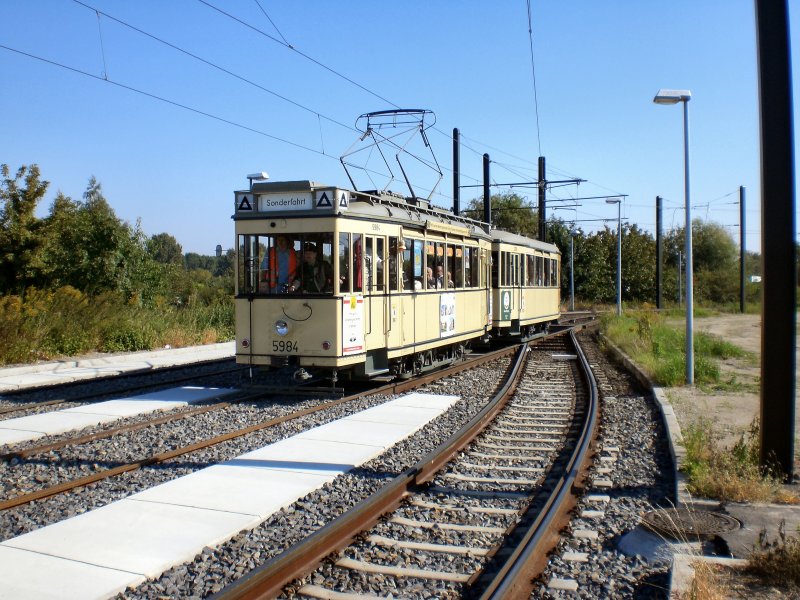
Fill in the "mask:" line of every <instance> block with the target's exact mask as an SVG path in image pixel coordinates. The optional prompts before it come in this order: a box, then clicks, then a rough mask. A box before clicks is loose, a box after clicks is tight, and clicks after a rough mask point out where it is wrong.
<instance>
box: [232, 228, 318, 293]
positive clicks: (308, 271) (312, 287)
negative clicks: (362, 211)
mask: <svg viewBox="0 0 800 600" xmlns="http://www.w3.org/2000/svg"><path fill="white" fill-rule="evenodd" d="M238 246H239V248H238V251H239V265H238V266H239V269H238V273H239V278H238V292H239V294H258V295H267V296H269V295H277V294H318V295H319V294H322V295H332V294H333V262H332V258H333V234H332V233H303V234H295V233H278V234H264V235H240V236H239V240H238Z"/></svg>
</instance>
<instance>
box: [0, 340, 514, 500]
mask: <svg viewBox="0 0 800 600" xmlns="http://www.w3.org/2000/svg"><path fill="white" fill-rule="evenodd" d="M513 352H514V349H508V348H505V349H502V350H497V351H494V352H490V353H487V354H485V355H483V356H481V357H479V358H475V359H473V360H468V361H464V362H461V363H459V364H457V365H453V366H450V367H447V368H445V369H441V370H438V371H434V372H432V373H430V374H428V375H425V376H421V377H417V378H416V379H414V380H409V381H404V382H399V383H389V384H387V385H384V386H381V387H379V388H376V389H371V390H368V391H365V392H361V393H358V394H353V395H351V396H346V397H344V398H339V399H337V400H331V401H329V402H324V403H323V404H320V405H319V406H315V407H311V408H306V409H303V410H300V411H296V412H292V413H290V414H287V415H283V416H280V417H275V418H272V419H269V420H268V421H264V422H263V423H258V424H256V425H251V426H249V427H245V428H242V429H237V430H235V431H231V432H228V433H225V434H222V435H218V436H215V437H213V438H210V439H208V440H203V441H201V442H196V443H194V444H190V445H188V446H183V447H181V448H176V449H174V450H170V451H168V452H163V453H161V454H156V455H152V456H149V457H146V458H144V459H141V460H138V461H134V462H130V463H126V464H124V465H119V466H117V467H114V468H111V469H104V470H102V471H98V472H96V473H92V474H91V475H87V476H85V477H81V478H79V479H75V480H72V481H66V482H64V483H60V484H56V485H54V486H49V487H46V488H42V489H39V490H36V491H34V492H29V493H27V494H20V495H18V496H14V497H12V498H9V499H7V500H4V501H0V512H2V511H4V510H8V509H10V508H14V507H17V506H21V505H23V504H28V503H30V502H33V501H35V500H41V499H43V498H49V497H50V496H55V495H57V494H61V493H64V492H69V491H72V490H74V489H76V488H79V487H83V486H86V485H89V484H92V483H97V482H98V481H102V480H103V479H108V478H109V477H114V476H116V475H121V474H123V473H127V472H129V471H135V470H136V469H140V468H142V467H147V466H150V465H154V464H157V463H162V462H165V461H167V460H171V459H173V458H177V457H179V456H183V455H185V454H189V453H190V452H194V451H196V450H202V449H204V448H208V447H210V446H214V445H217V444H220V443H223V442H227V441H229V440H232V439H235V438H238V437H242V436H244V435H248V434H250V433H254V432H256V431H260V430H262V429H266V428H269V427H274V426H276V425H280V424H281V423H285V422H286V421H291V420H294V419H299V418H300V417H304V416H307V415H310V414H313V413H315V412H320V411H323V410H326V409H329V408H333V407H335V406H338V405H340V404H344V403H347V402H352V401H353V400H357V399H359V398H362V397H364V396H370V395H377V394H397V393H401V392H404V391H407V390H410V389H415V388H418V387H421V386H423V385H425V384H427V383H430V382H431V381H435V380H437V379H440V378H443V377H447V376H449V375H452V374H455V373H458V372H460V371H462V370H467V369H471V368H475V367H477V366H480V365H482V364H484V363H487V362H490V361H492V360H496V359H497V358H500V357H502V356H505V355H507V354H510V353H513ZM265 395H268V392H265V391H263V390H262V391H259V393H256V394H251V395H246V396H243V397H241V398H237V399H236V401H237V402H246V401H248V400H257V399H263V398H264V396H265ZM23 452H24V451H23ZM11 454H13V452H12V453H11Z"/></svg>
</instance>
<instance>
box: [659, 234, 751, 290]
mask: <svg viewBox="0 0 800 600" xmlns="http://www.w3.org/2000/svg"><path fill="white" fill-rule="evenodd" d="M664 247H665V251H664V254H665V262H666V263H667V264H668V265H669V266H670V267H672V269H671V271H672V273H673V275H672V278H676V277H677V269H678V262H677V260H678V253H679V252H680V253H683V252H684V247H685V236H684V228H682V227H681V228H677V229H674V230H673V231H671V232H669V233H668V234H667V235H666V236H665V239H664ZM685 260H686V257H685V256H684V257H683V259H682V262H683V264H682V266H681V268H685V266H686V265H685ZM692 263H693V273H694V296H695V299H696V300H697V301H698V302H716V303H722V304H724V303H729V302H734V301H735V300H736V299H737V298H738V297H739V266H738V264H739V248H738V245H737V244H736V242H734V240H733V237H732V236H731V234H730V233H729V232H728V231H727V230H726V229H725V228H724V227H723V226H722V225H719V224H718V223H709V222H702V221H699V220H697V221H694V222H692ZM675 286H677V283H676V284H675Z"/></svg>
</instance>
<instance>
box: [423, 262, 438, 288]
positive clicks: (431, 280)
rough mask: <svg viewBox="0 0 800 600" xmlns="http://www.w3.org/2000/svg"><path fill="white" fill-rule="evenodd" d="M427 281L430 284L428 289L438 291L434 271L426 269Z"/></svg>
mask: <svg viewBox="0 0 800 600" xmlns="http://www.w3.org/2000/svg"><path fill="white" fill-rule="evenodd" d="M425 279H426V280H427V282H428V289H429V290H433V289H436V280H435V279H434V278H433V269H431V268H430V267H425Z"/></svg>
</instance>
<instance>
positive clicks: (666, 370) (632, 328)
mask: <svg viewBox="0 0 800 600" xmlns="http://www.w3.org/2000/svg"><path fill="white" fill-rule="evenodd" d="M601 324H602V328H603V332H604V333H605V335H607V336H608V338H609V339H610V340H611V341H612V342H613V343H615V344H616V345H617V346H619V347H620V348H622V350H623V351H624V352H625V353H626V354H628V355H629V356H630V357H631V358H632V359H633V360H634V361H636V362H637V363H638V364H639V365H641V367H642V368H643V369H644V371H645V372H646V373H647V374H648V376H650V378H651V379H652V380H653V381H654V382H655V383H656V384H658V385H662V386H668V387H670V386H676V385H683V384H684V383H685V372H686V366H685V365H686V334H685V331H684V330H683V329H681V328H679V327H675V326H672V325H670V324H668V323H667V322H666V321H665V317H664V316H662V315H659V314H657V313H655V312H651V311H641V312H629V313H627V314H625V315H623V316H621V317H617V316H616V315H613V316H608V315H607V316H605V317H603V319H602V320H601ZM747 356H748V353H746V352H745V351H744V350H742V349H741V348H739V347H738V346H736V345H735V344H731V343H730V342H726V341H725V340H722V339H721V338H718V337H717V336H713V335H709V334H707V333H703V332H695V334H694V374H695V383H696V384H698V385H701V386H702V385H711V386H719V387H716V389H725V388H726V382H725V381H723V380H722V379H721V372H720V369H719V366H718V361H719V360H726V359H730V358H746V357H747ZM728 383H729V385H730V386H735V385H736V382H735V380H734V381H729V382H728Z"/></svg>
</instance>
